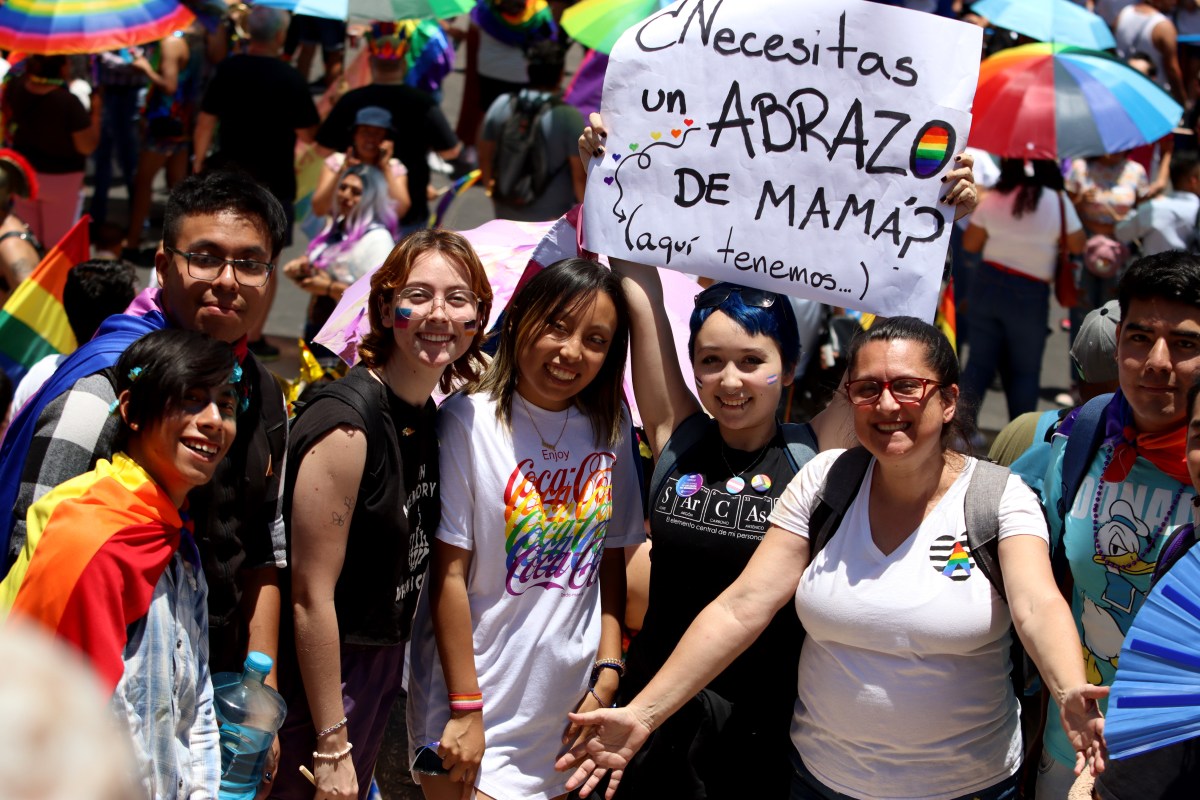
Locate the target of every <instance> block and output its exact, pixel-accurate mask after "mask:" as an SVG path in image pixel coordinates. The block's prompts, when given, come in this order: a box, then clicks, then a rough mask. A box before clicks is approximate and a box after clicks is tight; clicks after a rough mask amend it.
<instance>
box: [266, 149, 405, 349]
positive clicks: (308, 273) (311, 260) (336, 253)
mask: <svg viewBox="0 0 1200 800" xmlns="http://www.w3.org/2000/svg"><path fill="white" fill-rule="evenodd" d="M395 232H396V211H395V208H394V205H393V202H392V200H391V199H390V198H389V196H388V185H387V180H386V179H385V178H384V176H383V173H382V172H380V171H379V170H378V169H377V168H375V167H373V166H371V165H369V164H355V165H353V166H351V167H348V168H347V169H346V171H345V173H344V174H343V175H342V177H341V180H340V181H338V185H337V191H336V192H335V194H334V200H333V214H332V216H331V217H330V220H329V223H328V224H327V225H326V226H325V229H324V230H323V231H321V232H320V233H319V234H318V235H317V236H316V237H315V238H314V239H313V240H312V241H311V242H310V243H309V245H308V252H307V253H306V254H305V255H303V256H300V257H299V258H296V259H293V260H292V261H289V262H288V263H287V264H284V265H283V274H285V275H287V276H288V277H289V278H291V279H292V280H293V281H295V282H296V284H297V285H298V286H299V287H300V288H301V289H303V290H304V291H306V292H308V293H309V294H311V295H312V299H311V300H310V301H309V304H308V321H307V322H306V323H305V325H304V338H305V339H306V340H308V342H309V346H310V347H311V346H312V338H313V337H314V336H316V335H317V332H318V331H320V330H321V326H322V325H324V324H325V321H326V320H327V319H329V315H330V314H332V313H333V309H334V308H335V307H336V306H337V301H338V300H339V299H341V296H342V293H343V292H345V291H346V289H348V288H349V287H350V284H352V283H354V282H355V281H356V280H358V279H359V278H361V277H362V276H364V275H366V274H367V273H368V272H370V271H371V270H373V269H375V268H376V267H378V266H379V265H380V264H382V263H383V262H384V261H385V260H386V259H387V257H388V255H389V254H390V253H391V252H392V248H393V247H394V246H395V244H396V241H395Z"/></svg>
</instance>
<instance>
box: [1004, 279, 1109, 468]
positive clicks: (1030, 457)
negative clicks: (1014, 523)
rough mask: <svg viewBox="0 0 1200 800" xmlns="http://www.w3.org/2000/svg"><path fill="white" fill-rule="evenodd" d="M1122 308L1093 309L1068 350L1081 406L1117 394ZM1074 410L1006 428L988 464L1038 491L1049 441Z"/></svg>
mask: <svg viewBox="0 0 1200 800" xmlns="http://www.w3.org/2000/svg"><path fill="white" fill-rule="evenodd" d="M1120 322H1121V307H1120V305H1119V304H1118V303H1117V301H1116V300H1110V301H1108V302H1107V303H1105V304H1104V305H1103V306H1101V307H1100V308H1097V309H1093V310H1092V311H1091V312H1090V313H1088V315H1087V316H1086V317H1084V319H1083V324H1082V325H1080V326H1079V331H1078V332H1077V333H1076V335H1075V343H1074V344H1073V345H1071V364H1072V365H1073V366H1074V368H1075V377H1076V378H1077V379H1078V381H1079V383H1078V387H1079V394H1080V397H1081V398H1082V401H1083V402H1085V403H1086V402H1087V401H1088V400H1091V399H1092V398H1093V397H1096V396H1097V395H1102V394H1107V393H1109V392H1115V391H1116V390H1117V386H1118V384H1117V325H1118V324H1120ZM1072 410H1073V409H1070V408H1061V409H1053V410H1050V411H1030V412H1028V413H1025V414H1022V415H1021V416H1019V417H1017V418H1016V419H1014V420H1013V421H1012V422H1010V423H1008V425H1006V426H1005V427H1004V430H1002V431H1000V433H999V435H997V436H996V441H994V442H993V443H992V448H991V449H990V450H989V451H988V460H989V461H994V462H996V463H997V464H1000V465H1001V466H1004V467H1008V468H1009V469H1011V470H1012V471H1013V472H1015V473H1017V474H1018V475H1020V476H1021V479H1022V480H1024V481H1025V483H1027V484H1029V488H1031V489H1033V490H1034V491H1040V490H1041V488H1042V479H1043V478H1045V477H1046V467H1047V465H1048V464H1049V463H1050V437H1051V436H1053V435H1054V432H1055V431H1056V430H1057V429H1058V426H1059V424H1060V423H1061V422H1062V421H1063V419H1065V418H1066V416H1067V414H1069V413H1070V412H1071V411H1072Z"/></svg>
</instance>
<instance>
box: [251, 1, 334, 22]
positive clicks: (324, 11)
mask: <svg viewBox="0 0 1200 800" xmlns="http://www.w3.org/2000/svg"><path fill="white" fill-rule="evenodd" d="M254 4H255V5H256V6H266V7H268V8H282V9H283V10H284V11H290V12H292V13H293V14H303V15H305V16H307V17H323V18H325V19H338V20H342V21H343V22H344V21H345V20H346V17H347V16H349V14H350V0H255V3H254Z"/></svg>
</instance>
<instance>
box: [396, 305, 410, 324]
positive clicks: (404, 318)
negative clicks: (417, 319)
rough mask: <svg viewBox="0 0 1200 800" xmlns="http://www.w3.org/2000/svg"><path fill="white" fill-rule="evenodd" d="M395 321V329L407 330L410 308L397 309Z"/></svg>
mask: <svg viewBox="0 0 1200 800" xmlns="http://www.w3.org/2000/svg"><path fill="white" fill-rule="evenodd" d="M395 320H396V327H397V328H407V327H408V324H409V322H411V321H412V309H411V308H397V309H396V315H395Z"/></svg>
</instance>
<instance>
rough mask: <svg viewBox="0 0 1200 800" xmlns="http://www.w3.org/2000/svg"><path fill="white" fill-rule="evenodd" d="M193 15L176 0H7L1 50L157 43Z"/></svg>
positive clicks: (1, 10)
mask: <svg viewBox="0 0 1200 800" xmlns="http://www.w3.org/2000/svg"><path fill="white" fill-rule="evenodd" d="M195 18H196V17H195V15H194V14H193V13H192V12H191V11H189V10H188V9H187V8H186V7H184V6H183V5H182V4H180V2H179V0H7V2H4V3H3V5H0V49H2V50H10V51H17V52H20V53H27V54H39V55H51V54H62V55H71V54H75V53H99V52H101V51H103V50H119V49H120V48H122V47H133V46H135V45H140V44H147V43H149V42H155V41H158V40H159V39H162V38H164V37H166V36H170V35H171V34H172V33H174V32H175V31H177V30H181V29H183V28H186V27H188V26H189V25H191V24H192V21H193V20H194V19H195Z"/></svg>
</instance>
